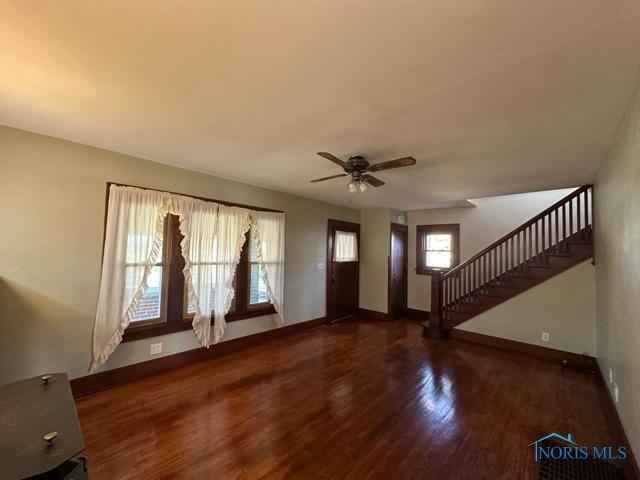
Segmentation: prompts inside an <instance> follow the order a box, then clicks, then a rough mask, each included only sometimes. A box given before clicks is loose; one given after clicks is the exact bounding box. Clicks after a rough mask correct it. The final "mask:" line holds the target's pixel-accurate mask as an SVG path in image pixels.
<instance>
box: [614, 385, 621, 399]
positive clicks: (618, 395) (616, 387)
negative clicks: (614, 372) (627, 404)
mask: <svg viewBox="0 0 640 480" xmlns="http://www.w3.org/2000/svg"><path fill="white" fill-rule="evenodd" d="M613 400H614V401H615V402H616V403H618V402H619V401H620V390H618V384H617V383H614V384H613Z"/></svg>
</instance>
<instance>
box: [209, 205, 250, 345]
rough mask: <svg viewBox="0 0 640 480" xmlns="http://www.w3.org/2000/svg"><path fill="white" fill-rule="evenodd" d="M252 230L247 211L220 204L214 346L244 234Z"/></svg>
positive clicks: (220, 333) (221, 331)
mask: <svg viewBox="0 0 640 480" xmlns="http://www.w3.org/2000/svg"><path fill="white" fill-rule="evenodd" d="M250 227H251V222H250V217H249V210H246V209H244V208H237V207H227V206H225V205H220V207H219V209H218V228H217V233H216V242H215V249H214V252H213V258H214V260H215V270H214V284H215V289H214V292H213V313H214V321H213V343H218V342H219V341H220V339H221V338H222V336H223V335H224V330H225V327H226V322H225V319H224V316H225V315H226V314H227V313H228V312H229V309H230V308H231V301H232V300H233V296H234V288H233V277H234V276H235V274H236V268H237V267H238V263H239V262H240V254H241V253H242V246H243V245H244V243H245V234H246V233H247V232H248V231H249V228H250Z"/></svg>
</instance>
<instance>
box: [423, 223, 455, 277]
mask: <svg viewBox="0 0 640 480" xmlns="http://www.w3.org/2000/svg"><path fill="white" fill-rule="evenodd" d="M416 233H417V238H416V272H417V273H419V274H422V275H428V274H430V273H433V272H441V271H447V270H449V269H450V268H452V267H454V266H455V265H457V264H458V262H459V260H460V225H459V224H457V223H455V224H446V225H418V226H417V227H416Z"/></svg>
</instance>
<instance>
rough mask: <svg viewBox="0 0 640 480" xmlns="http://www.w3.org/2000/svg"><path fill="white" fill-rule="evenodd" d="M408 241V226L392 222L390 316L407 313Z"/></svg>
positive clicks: (399, 315)
mask: <svg viewBox="0 0 640 480" xmlns="http://www.w3.org/2000/svg"><path fill="white" fill-rule="evenodd" d="M408 241H409V228H408V227H407V226H406V225H401V224H399V223H392V224H391V247H390V252H389V313H390V314H391V316H392V317H401V316H403V315H406V313H407V291H408V288H407V281H408V279H407V271H408V256H407V252H408V246H409V245H408Z"/></svg>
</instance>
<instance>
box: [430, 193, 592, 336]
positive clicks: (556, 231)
mask: <svg viewBox="0 0 640 480" xmlns="http://www.w3.org/2000/svg"><path fill="white" fill-rule="evenodd" d="M592 205H593V186H592V185H586V186H584V187H581V188H579V189H577V190H575V191H573V192H572V193H571V194H569V195H567V196H566V197H565V198H563V199H561V200H560V201H558V202H557V203H555V204H554V205H552V206H551V207H549V208H548V209H546V210H545V211H543V212H542V213H540V214H538V215H536V216H535V217H533V218H532V219H531V220H529V221H527V222H525V223H524V224H522V225H521V226H519V227H518V228H516V229H515V230H513V231H512V232H511V233H509V234H507V235H505V236H504V237H502V238H501V239H499V240H498V241H496V242H494V243H493V244H491V245H489V246H488V247H487V248H485V249H484V250H482V251H481V252H479V253H477V254H475V255H474V256H473V257H471V258H470V259H468V260H467V261H465V262H464V263H461V264H460V265H458V266H456V267H455V268H452V269H451V270H449V271H448V272H446V273H444V274H436V275H434V276H432V279H431V317H430V321H429V326H428V327H427V330H426V333H427V334H428V335H429V336H432V337H441V336H445V335H446V331H447V330H449V329H451V328H453V327H455V326H456V325H459V324H461V323H463V322H466V321H467V320H469V319H470V318H473V317H475V316H476V315H478V314H480V313H482V312H484V311H486V310H489V309H490V308H493V307H495V306H496V305H499V304H500V303H502V302H506V301H507V300H509V299H510V298H513V297H515V296H516V295H518V294H520V293H522V292H525V291H527V290H528V289H530V288H532V287H534V286H536V285H538V284H540V283H542V282H544V281H546V280H548V279H549V278H551V277H553V276H555V275H558V274H559V273H561V272H564V271H565V270H567V269H569V268H571V267H573V266H574V265H577V264H578V263H580V262H583V261H584V260H587V259H588V258H591V257H592V256H593V209H592Z"/></svg>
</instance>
